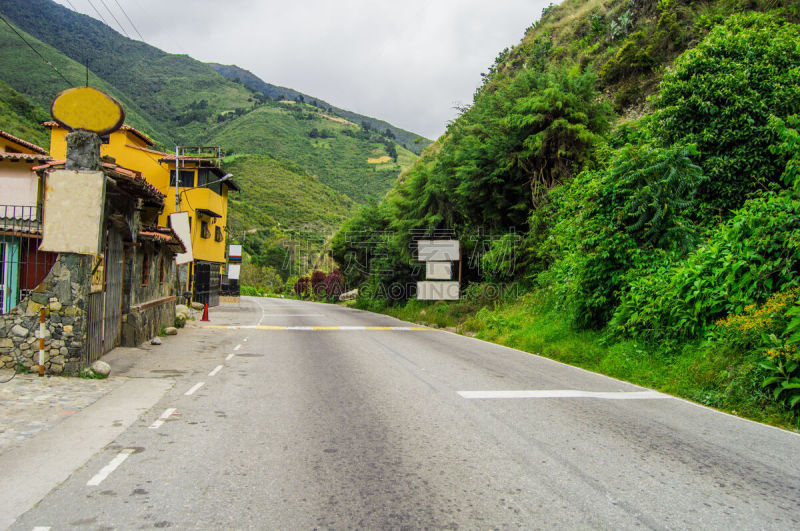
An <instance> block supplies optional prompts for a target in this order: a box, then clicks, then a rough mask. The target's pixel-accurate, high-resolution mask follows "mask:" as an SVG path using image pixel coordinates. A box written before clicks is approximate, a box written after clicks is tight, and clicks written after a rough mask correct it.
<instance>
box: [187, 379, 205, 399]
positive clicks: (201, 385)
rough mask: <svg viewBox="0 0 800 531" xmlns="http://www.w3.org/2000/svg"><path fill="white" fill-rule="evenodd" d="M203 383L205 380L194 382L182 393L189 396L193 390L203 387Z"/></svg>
mask: <svg viewBox="0 0 800 531" xmlns="http://www.w3.org/2000/svg"><path fill="white" fill-rule="evenodd" d="M205 384H206V383H205V382H198V383H196V384H194V385H193V386H192V388H191V389H189V390H188V391H186V392H185V393H183V394H184V396H191V395H193V394H194V393H195V391H197V390H198V389H200V388H201V387H203V386H204V385H205Z"/></svg>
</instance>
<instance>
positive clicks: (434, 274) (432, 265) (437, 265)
mask: <svg viewBox="0 0 800 531" xmlns="http://www.w3.org/2000/svg"><path fill="white" fill-rule="evenodd" d="M425 278H426V279H427V280H450V279H451V278H453V264H452V262H426V263H425Z"/></svg>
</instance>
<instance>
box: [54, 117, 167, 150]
mask: <svg viewBox="0 0 800 531" xmlns="http://www.w3.org/2000/svg"><path fill="white" fill-rule="evenodd" d="M42 125H43V126H44V127H50V128H52V127H63V126H62V125H61V124H59V123H58V122H53V121H49V122H44V123H42ZM119 130H120V131H129V132H131V133H133V134H134V135H136V136H138V137H139V138H141V139H142V141H143V142H144V143H145V144H147V145H148V146H155V145H156V143H155V142H153V141H152V140H150V137H148V136H147V135H146V134H144V133H142V132H141V131H139V130H138V129H136V128H134V127H131V126H130V125H128V124H122V126H121V127H120V128H119Z"/></svg>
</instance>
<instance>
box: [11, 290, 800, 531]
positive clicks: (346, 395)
mask: <svg viewBox="0 0 800 531" xmlns="http://www.w3.org/2000/svg"><path fill="white" fill-rule="evenodd" d="M211 319H212V321H211V322H210V323H209V324H210V325H211V326H213V327H214V328H197V329H191V330H187V331H185V332H182V333H181V335H180V336H179V337H178V338H177V339H176V340H175V341H172V342H168V343H166V344H165V346H167V347H168V350H161V351H157V352H156V354H157V356H156V354H154V353H153V352H150V353H148V356H150V357H149V358H147V360H146V362H145V363H142V362H141V361H140V362H138V363H133V362H131V363H130V364H129V366H125V360H116V365H117V366H119V365H120V364H121V366H122V369H121V370H122V373H123V375H125V376H127V377H129V378H132V379H134V378H139V377H142V378H145V377H146V378H153V377H163V378H169V379H173V380H174V382H175V385H174V386H173V387H172V388H171V390H169V391H168V392H166V393H165V394H164V395H163V397H162V398H161V400H160V401H159V402H158V403H157V404H156V406H155V407H153V408H151V409H150V410H149V411H147V412H146V413H145V414H144V415H142V416H141V417H140V418H139V419H138V420H137V421H136V422H134V423H133V424H132V425H131V426H130V427H129V428H128V429H127V430H125V431H124V432H123V433H122V434H121V435H119V436H118V437H117V438H116V440H115V441H114V442H113V443H112V444H110V445H108V446H106V447H105V448H104V449H102V450H101V451H99V452H97V453H96V454H95V455H94V456H93V457H92V458H91V459H89V461H88V462H87V463H86V464H85V465H84V466H83V467H81V468H80V469H78V470H76V471H75V472H74V473H73V474H72V475H71V476H70V477H69V479H68V480H67V481H65V482H63V483H62V484H60V485H58V486H57V487H55V488H54V489H53V490H52V491H51V492H50V493H49V494H48V495H47V496H46V497H45V498H44V499H43V500H42V501H41V502H40V503H39V504H38V505H37V506H36V507H34V508H32V509H31V510H29V511H27V512H26V513H25V514H23V515H22V516H20V517H19V518H18V519H17V520H16V522H15V523H14V524H13V526H12V528H13V529H25V530H30V529H33V528H35V527H50V528H52V529H61V528H70V527H73V526H79V527H87V528H120V529H134V528H166V527H172V528H179V529H184V528H194V529H212V528H258V529H267V528H271V529H304V528H306V529H307V528H401V527H406V528H447V529H456V528H467V529H475V528H481V529H485V528H526V529H528V528H583V529H586V528H592V529H597V528H615V529H622V528H652V529H667V528H679V529H688V528H692V529H696V528H705V529H724V528H727V529H744V528H758V529H773V528H774V529H797V528H800V460H798V458H797V457H798V455H800V436H798V435H796V434H794V433H790V432H786V431H782V430H778V429H775V428H771V427H767V426H764V425H760V424H756V423H752V422H749V421H745V420H742V419H738V418H736V417H732V416H730V415H725V414H721V413H718V412H715V411H712V410H710V409H707V408H703V407H700V406H697V405H694V404H691V403H688V402H685V401H682V400H678V399H675V398H671V397H668V396H665V395H661V394H659V393H655V392H652V391H649V390H647V389H642V388H640V387H636V386H633V385H630V384H627V383H624V382H620V381H617V380H614V379H610V378H607V377H604V376H599V375H596V374H593V373H590V372H587V371H584V370H581V369H576V368H573V367H569V366H566V365H562V364H559V363H557V362H554V361H551V360H548V359H545V358H541V357H537V356H533V355H530V354H525V353H522V352H519V351H515V350H512V349H508V348H504V347H500V346H496V345H491V344H488V343H484V342H481V341H477V340H474V339H470V338H466V337H461V336H458V335H455V334H451V333H448V332H444V331H434V330H427V329H423V328H421V327H416V326H415V325H411V324H409V323H403V322H401V321H398V320H396V319H393V318H390V317H386V316H381V315H376V314H371V313H368V312H361V311H356V310H352V309H349V308H345V307H341V306H333V305H326V304H316V303H309V302H300V301H292V300H279V299H264V298H260V299H259V298H243V299H242V302H241V304H240V305H238V306H233V305H224V306H222V307H221V308H219V309H214V310H212V314H211ZM170 339H171V338H170ZM157 348H162V347H157ZM55 458H56V459H57V457H55Z"/></svg>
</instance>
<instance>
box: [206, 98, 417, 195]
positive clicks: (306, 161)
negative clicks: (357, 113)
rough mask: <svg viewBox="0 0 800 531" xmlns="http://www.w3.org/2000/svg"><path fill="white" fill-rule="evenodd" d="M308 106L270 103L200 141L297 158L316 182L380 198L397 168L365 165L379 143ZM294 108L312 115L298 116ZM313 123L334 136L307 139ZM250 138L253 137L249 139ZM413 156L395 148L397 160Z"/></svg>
mask: <svg viewBox="0 0 800 531" xmlns="http://www.w3.org/2000/svg"><path fill="white" fill-rule="evenodd" d="M312 111H314V109H313V108H312V107H310V106H304V105H293V104H285V103H275V102H270V103H267V104H264V105H262V106H259V107H258V108H257V109H255V110H253V111H252V112H250V113H248V114H245V115H243V116H241V117H239V118H237V119H235V120H232V121H228V122H224V123H223V124H220V125H218V126H216V127H215V128H213V129H211V131H210V132H209V136H208V138H207V139H206V141H207V142H210V143H213V144H219V145H223V146H226V148H228V149H229V150H233V151H235V152H236V153H256V154H264V155H270V156H272V157H275V158H279V159H286V160H292V161H298V163H299V164H301V165H302V166H303V167H305V168H307V169H308V170H309V171H310V172H312V173H313V174H314V175H316V176H317V177H318V178H319V180H320V181H321V182H323V183H324V184H326V185H327V186H329V187H331V188H332V189H334V190H336V191H339V192H341V193H344V194H345V195H347V196H348V197H350V198H351V199H352V200H354V201H356V202H358V203H363V202H366V201H367V200H369V199H371V198H381V197H383V195H384V194H385V193H386V192H387V191H388V190H389V188H391V186H392V184H393V183H394V180H395V179H396V178H397V175H398V174H399V173H400V171H401V170H402V169H403V167H401V165H400V164H387V165H381V166H382V167H380V168H376V167H375V166H376V165H373V164H369V163H368V162H367V159H368V158H371V157H376V156H378V157H379V156H381V155H385V154H386V150H385V147H384V146H383V144H379V143H374V142H368V141H366V140H360V139H356V138H352V137H350V136H347V135H345V134H344V133H343V132H344V131H345V130H350V131H354V132H355V131H357V130H358V128H357V127H354V126H352V125H347V124H342V123H339V122H335V121H333V120H329V119H326V118H323V117H322V116H319V115H317V114H311V113H312ZM298 113H302V114H304V115H305V116H309V115H311V116H313V118H312V119H304V120H298V119H297V115H298ZM314 128H316V129H318V130H320V131H322V130H327V131H329V132H331V133H332V134H333V135H334V137H333V138H324V139H323V138H316V139H314V138H310V137H309V136H308V135H309V133H310V132H311V130H312V129H314ZM254 138H257V139H258V142H253V139H254ZM401 152H402V153H403V155H402V157H401V156H400V153H401ZM415 158H416V157H415V156H414V155H413V154H411V153H410V152H408V151H405V150H403V149H402V148H398V161H399V162H401V163H403V164H409V163H410V162H411V161H413V160H414V159H415Z"/></svg>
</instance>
